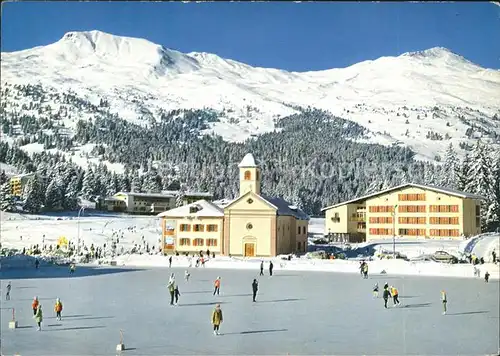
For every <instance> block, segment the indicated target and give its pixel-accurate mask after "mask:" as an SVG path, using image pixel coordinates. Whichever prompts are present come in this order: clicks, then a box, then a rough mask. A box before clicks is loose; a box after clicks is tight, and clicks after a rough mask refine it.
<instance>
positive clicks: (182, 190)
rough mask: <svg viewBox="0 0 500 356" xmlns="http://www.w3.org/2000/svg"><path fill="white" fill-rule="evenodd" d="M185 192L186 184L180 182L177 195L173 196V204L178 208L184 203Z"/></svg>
mask: <svg viewBox="0 0 500 356" xmlns="http://www.w3.org/2000/svg"><path fill="white" fill-rule="evenodd" d="M185 194H186V185H185V184H183V183H181V187H180V189H179V191H178V193H177V197H176V198H175V206H176V207H177V208H178V207H180V206H183V205H184V198H185V196H186V195H185Z"/></svg>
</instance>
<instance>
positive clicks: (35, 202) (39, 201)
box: [23, 174, 45, 214]
mask: <svg viewBox="0 0 500 356" xmlns="http://www.w3.org/2000/svg"><path fill="white" fill-rule="evenodd" d="M44 201H45V194H44V192H43V187H42V183H41V179H40V177H39V176H38V174H35V175H34V176H33V178H31V179H30V180H28V183H26V188H25V189H24V192H23V210H24V211H26V212H28V213H33V214H36V213H38V212H40V210H41V208H42V206H43V203H44Z"/></svg>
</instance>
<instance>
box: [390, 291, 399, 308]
mask: <svg viewBox="0 0 500 356" xmlns="http://www.w3.org/2000/svg"><path fill="white" fill-rule="evenodd" d="M391 295H392V301H393V302H394V306H396V304H397V305H399V304H400V303H399V299H398V297H399V292H398V289H397V288H396V287H391Z"/></svg>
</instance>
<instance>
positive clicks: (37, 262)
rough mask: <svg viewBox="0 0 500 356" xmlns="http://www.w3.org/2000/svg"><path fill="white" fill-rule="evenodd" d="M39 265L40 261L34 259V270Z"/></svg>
mask: <svg viewBox="0 0 500 356" xmlns="http://www.w3.org/2000/svg"><path fill="white" fill-rule="evenodd" d="M39 265H40V261H38V258H37V259H35V269H38V266H39Z"/></svg>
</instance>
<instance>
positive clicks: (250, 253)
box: [245, 242, 255, 257]
mask: <svg viewBox="0 0 500 356" xmlns="http://www.w3.org/2000/svg"><path fill="white" fill-rule="evenodd" d="M245 257H255V244H254V243H252V242H247V243H245Z"/></svg>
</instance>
